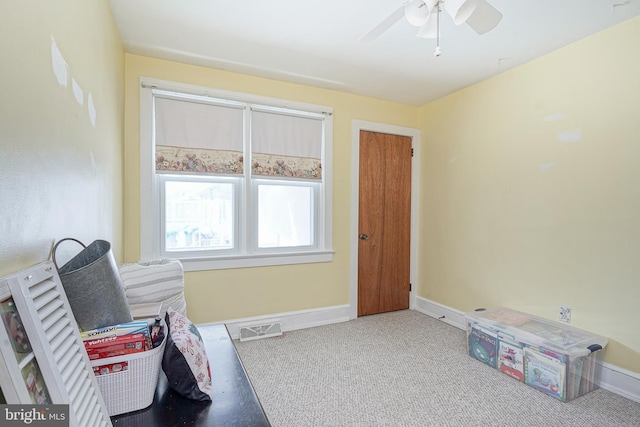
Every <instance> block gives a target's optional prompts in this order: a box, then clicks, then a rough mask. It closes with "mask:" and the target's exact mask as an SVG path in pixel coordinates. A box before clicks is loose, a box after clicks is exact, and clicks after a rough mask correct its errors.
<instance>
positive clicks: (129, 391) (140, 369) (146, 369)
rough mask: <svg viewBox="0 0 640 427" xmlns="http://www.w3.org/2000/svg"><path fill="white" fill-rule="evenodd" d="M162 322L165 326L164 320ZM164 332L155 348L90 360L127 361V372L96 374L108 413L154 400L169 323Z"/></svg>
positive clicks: (95, 363)
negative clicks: (159, 343) (160, 341)
mask: <svg viewBox="0 0 640 427" xmlns="http://www.w3.org/2000/svg"><path fill="white" fill-rule="evenodd" d="M162 324H163V325H165V323H164V320H163V321H162ZM164 331H165V338H164V340H162V344H161V345H159V346H158V347H156V348H153V349H151V350H147V351H143V352H140V353H133V354H125V355H123V356H117V357H108V358H105V359H98V360H92V361H91V366H92V367H96V366H103V365H110V364H112V363H122V362H127V363H128V367H127V369H126V370H124V371H121V372H116V373H110V374H105V375H97V376H96V380H97V381H98V386H99V387H100V391H101V392H102V397H103V399H104V402H105V404H106V406H107V412H108V413H109V416H111V417H112V416H114V415H119V414H124V413H127V412H133V411H137V410H140V409H144V408H146V407H148V406H149V405H151V403H153V396H154V395H155V391H156V386H157V385H158V377H159V375H160V367H161V364H162V356H163V355H164V347H165V344H166V342H167V338H166V331H167V327H166V325H165V326H164Z"/></svg>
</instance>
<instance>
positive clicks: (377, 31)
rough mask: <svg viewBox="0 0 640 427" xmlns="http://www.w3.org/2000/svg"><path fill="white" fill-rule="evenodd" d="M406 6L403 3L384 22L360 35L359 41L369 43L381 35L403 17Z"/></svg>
mask: <svg viewBox="0 0 640 427" xmlns="http://www.w3.org/2000/svg"><path fill="white" fill-rule="evenodd" d="M404 7H405V5H404V4H403V5H402V6H400V7H399V8H398V10H396V11H395V12H393V13H392V14H391V15H389V16H387V17H386V18H385V19H384V20H383V21H382V22H380V23H379V24H378V25H376V26H375V27H374V28H373V30H371V31H369V32H368V33H367V34H365V35H364V36H362V37H360V39H359V40H358V43H369V42H372V41H374V40H375V39H377V38H378V37H380V36H381V35H382V33H384V32H385V31H387V30H388V29H389V28H391V27H392V26H393V24H395V23H396V22H398V21H399V20H400V19H402V17H403V16H404Z"/></svg>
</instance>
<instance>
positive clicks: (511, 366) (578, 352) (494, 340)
mask: <svg viewBox="0 0 640 427" xmlns="http://www.w3.org/2000/svg"><path fill="white" fill-rule="evenodd" d="M465 318H466V323H467V345H468V351H469V355H470V356H472V357H473V358H475V359H477V360H479V361H481V362H483V363H485V364H487V365H489V366H491V367H493V368H495V369H498V370H500V371H501V372H503V373H505V374H507V375H509V376H511V377H512V378H515V379H517V380H518V381H522V382H524V383H526V384H528V385H530V386H531V387H534V388H536V389H538V390H540V391H542V392H544V393H546V394H548V395H550V396H553V397H555V398H556V399H559V400H561V401H563V402H568V401H570V400H573V399H575V398H576V397H579V396H582V395H583V394H585V393H588V392H590V391H593V390H595V389H596V388H598V386H597V383H598V380H599V378H598V371H599V369H598V367H599V365H598V363H597V359H598V356H599V354H600V351H599V350H602V349H603V348H604V347H605V346H606V345H607V343H608V340H607V339H606V338H603V337H601V336H598V335H595V334H592V333H590V332H585V331H582V330H580V329H577V328H574V327H571V326H569V325H563V324H560V323H556V322H552V321H550V320H547V319H543V318H540V317H537V316H533V315H530V314H525V313H521V312H518V311H515V310H510V309H508V308H502V307H497V308H488V309H478V310H476V311H472V312H470V313H467V314H466V315H465Z"/></svg>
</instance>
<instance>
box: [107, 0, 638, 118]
mask: <svg viewBox="0 0 640 427" xmlns="http://www.w3.org/2000/svg"><path fill="white" fill-rule="evenodd" d="M487 1H488V2H489V3H490V4H491V5H493V6H494V7H495V8H496V9H498V10H499V11H500V12H502V14H503V15H504V17H503V18H502V21H501V22H500V23H499V24H498V26H497V27H496V28H495V29H493V30H492V31H490V32H488V33H486V34H484V35H478V34H476V33H475V32H474V31H473V30H472V29H471V28H470V27H469V26H468V25H466V24H462V25H460V26H454V25H453V23H452V21H451V19H450V18H449V16H448V15H446V14H445V13H443V14H442V16H441V40H440V46H441V49H442V55H441V56H440V57H435V56H434V50H435V46H436V41H435V40H431V39H421V38H418V37H416V36H415V33H416V31H417V28H416V27H413V26H411V25H410V24H409V23H408V22H407V21H406V20H405V19H404V18H402V19H401V20H400V21H398V22H397V23H396V24H395V25H393V26H392V27H391V28H390V29H389V30H388V31H387V32H385V33H384V34H382V35H381V36H380V37H379V38H377V39H376V40H374V41H372V42H370V43H360V42H358V40H359V39H360V38H361V37H362V36H364V35H365V34H367V33H368V32H369V31H371V30H372V29H373V28H374V27H375V26H376V25H378V24H379V23H380V22H381V21H383V20H384V19H385V18H386V17H387V16H389V15H390V14H392V13H393V12H394V11H396V10H397V9H398V8H399V7H401V6H402V5H403V0H323V1H304V0H110V3H111V8H112V10H113V15H114V18H115V20H116V23H117V26H118V29H119V31H120V35H121V37H122V41H123V43H124V46H125V50H126V51H127V52H130V53H134V54H139V55H146V56H153V57H157V58H163V59H168V60H173V61H178V62H184V63H189V64H195V65H202V66H208V67H213V68H218V69H223V70H228V71H232V72H236V73H243V74H249V75H254V76H259V77H266V78H271V79H276V80H284V81H289V82H294V83H301V84H304V85H309V86H316V87H321V88H327V89H334V90H338V91H341V92H347V93H353V94H358V95H364V96H370V97H374V98H380V99H386V100H389V101H394V102H400V103H403V104H408V105H415V106H421V105H424V104H426V103H428V102H430V101H433V100H435V99H438V98H440V97H442V96H445V95H447V94H450V93H452V92H454V91H456V90H458V89H461V88H463V87H466V86H469V85H471V84H473V83H476V82H478V81H481V80H484V79H486V78H488V77H491V76H493V75H496V74H499V73H501V72H504V71H506V70H508V69H510V68H513V67H515V66H518V65H520V64H523V63H525V62H528V61H530V60H532V59H534V58H536V57H539V56H541V55H544V54H546V53H548V52H551V51H553V50H556V49H558V48H560V47H562V46H565V45H567V44H569V43H572V42H574V41H577V40H580V39H582V38H585V37H587V36H589V35H592V34H594V33H597V32H599V31H602V30H604V29H606V28H608V27H610V26H613V25H616V24H618V23H620V22H622V21H625V20H628V19H630V18H633V17H635V16H638V15H640V0H535V1H534V0H529V1H523V0H487ZM597 54H598V52H594V55H597Z"/></svg>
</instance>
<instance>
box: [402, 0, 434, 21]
mask: <svg viewBox="0 0 640 427" xmlns="http://www.w3.org/2000/svg"><path fill="white" fill-rule="evenodd" d="M429 3H431V2H430V1H426V2H425V1H424V0H411V1H410V2H409V3H407V5H406V6H405V8H404V16H405V18H407V21H409V24H411V25H413V26H414V27H420V26H422V25H424V23H425V22H427V20H428V19H429V15H431V7H430V6H429Z"/></svg>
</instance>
